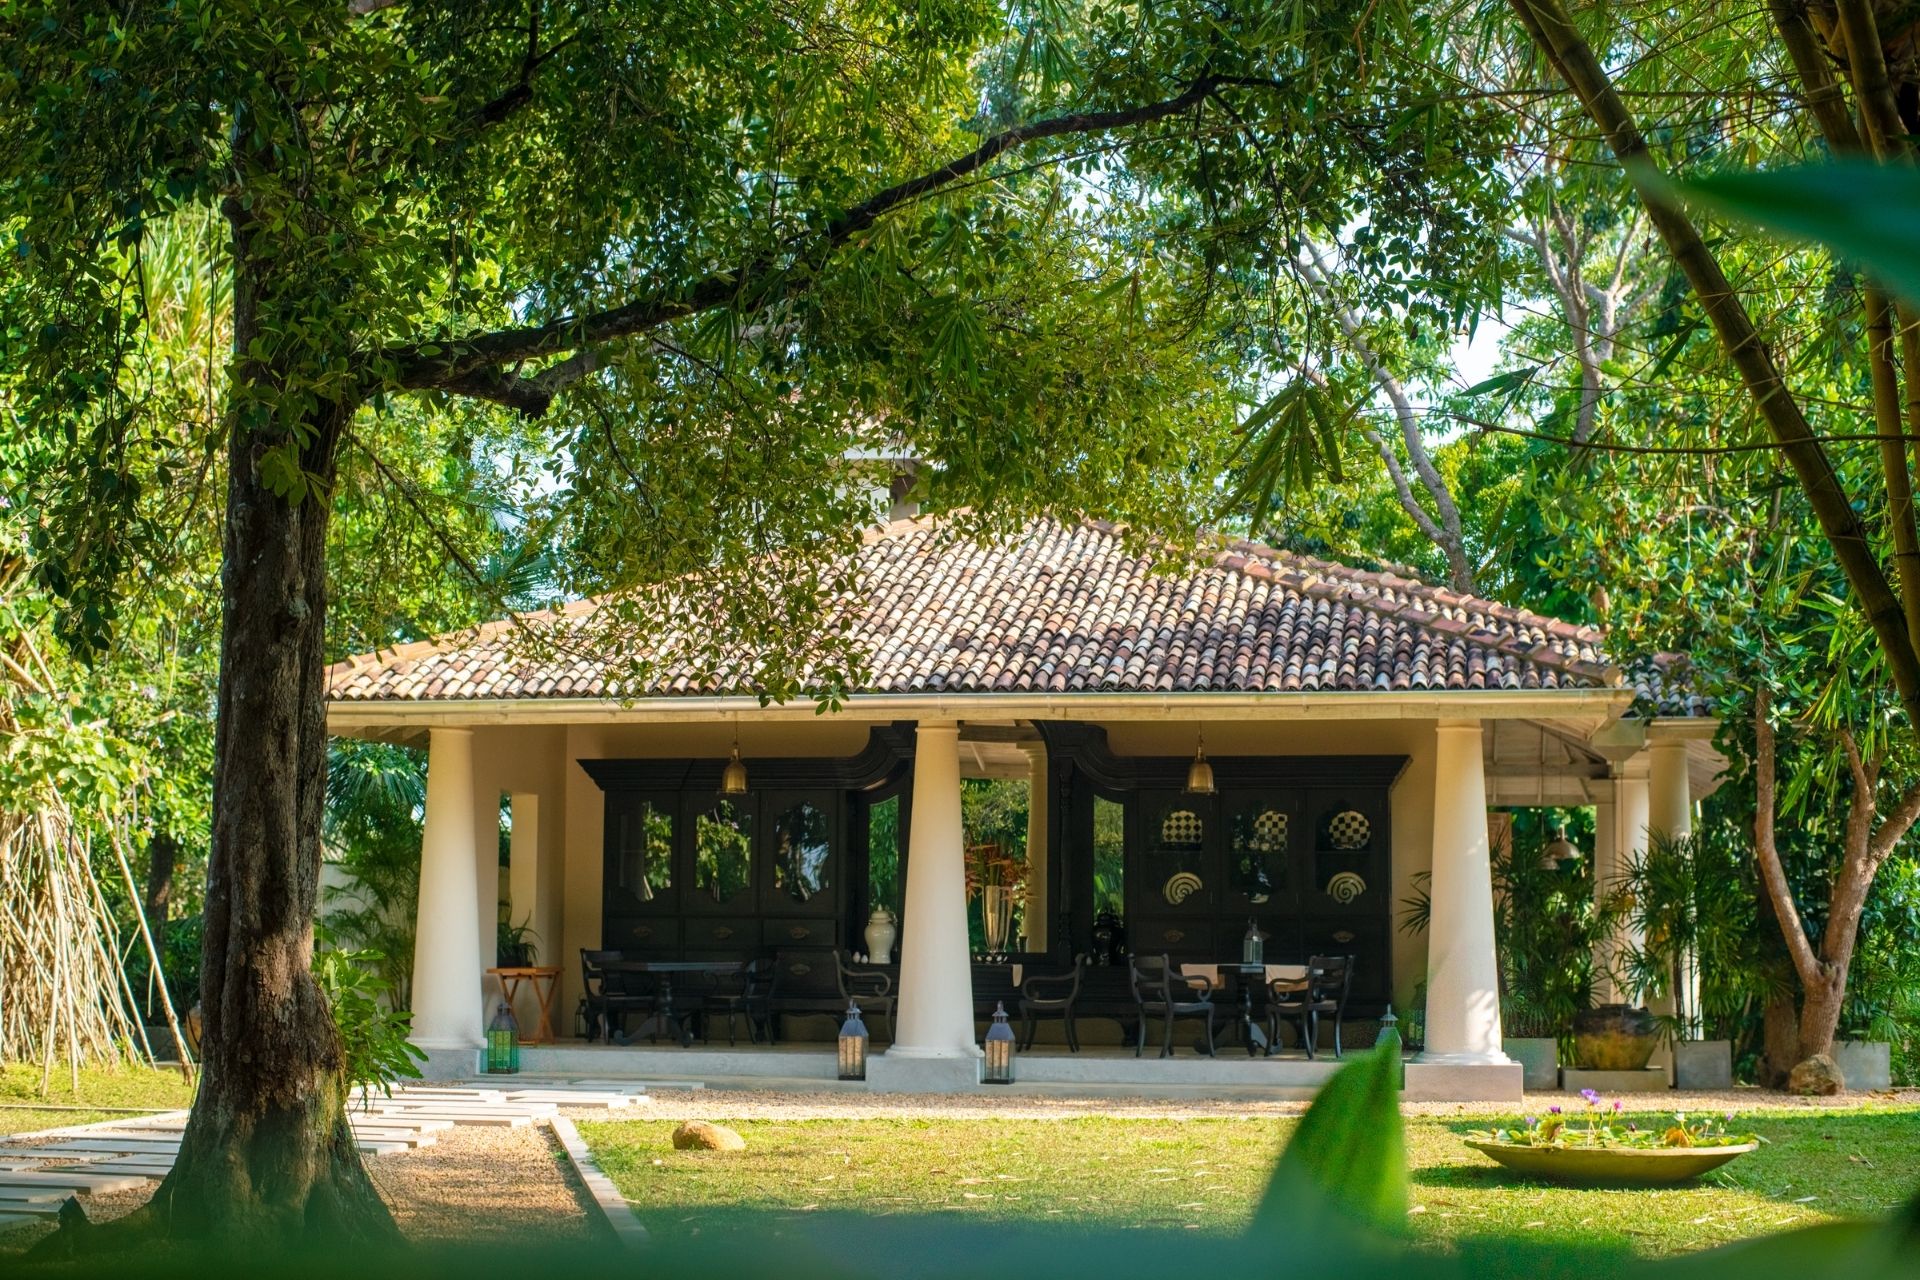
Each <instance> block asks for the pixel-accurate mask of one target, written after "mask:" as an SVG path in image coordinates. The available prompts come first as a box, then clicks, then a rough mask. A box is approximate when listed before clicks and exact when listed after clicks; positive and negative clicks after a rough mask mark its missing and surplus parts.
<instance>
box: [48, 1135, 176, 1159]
mask: <svg viewBox="0 0 1920 1280" xmlns="http://www.w3.org/2000/svg"><path fill="white" fill-rule="evenodd" d="M46 1149H47V1150H48V1151H58V1152H61V1153H62V1154H65V1153H69V1152H73V1153H79V1152H100V1151H105V1152H111V1153H113V1154H116V1155H119V1154H132V1153H134V1152H153V1153H171V1152H176V1151H178V1150H180V1144H179V1143H178V1142H174V1141H170V1140H169V1139H166V1138H121V1139H119V1140H117V1141H116V1140H110V1139H106V1138H75V1139H74V1140H73V1141H71V1142H56V1143H54V1144H53V1145H52V1146H50V1147H48V1148H46Z"/></svg>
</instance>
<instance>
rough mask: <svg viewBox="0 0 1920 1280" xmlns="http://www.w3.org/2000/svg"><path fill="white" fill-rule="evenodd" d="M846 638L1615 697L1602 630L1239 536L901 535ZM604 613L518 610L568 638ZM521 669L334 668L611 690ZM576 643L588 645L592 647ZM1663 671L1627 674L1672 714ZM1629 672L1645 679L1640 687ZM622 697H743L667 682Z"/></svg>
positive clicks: (921, 672)
mask: <svg viewBox="0 0 1920 1280" xmlns="http://www.w3.org/2000/svg"><path fill="white" fill-rule="evenodd" d="M859 557H860V564H859V574H860V580H861V581H862V583H863V587H864V589H863V593H862V599H861V603H860V607H859V608H858V610H857V611H856V615H855V621H854V624H853V632H852V637H851V638H852V639H853V641H854V642H855V643H856V644H857V646H858V650H859V652H861V653H862V654H864V655H865V656H866V658H867V665H868V668H869V673H870V678H869V679H868V680H867V681H866V682H865V683H864V685H863V686H862V687H861V688H860V689H858V690H856V691H855V692H862V693H922V692H943V693H1001V692H1005V693H1087V692H1109V693H1111V692H1131V691H1138V692H1144V693H1167V692H1189V691H1220V692H1266V691H1281V692H1284V691H1329V690H1341V691H1359V690H1483V689H1528V690H1537V689H1596V688H1608V687H1615V686H1618V685H1620V684H1621V683H1623V681H1624V679H1625V678H1624V676H1623V674H1622V673H1621V672H1620V670H1619V669H1617V668H1615V667H1613V666H1611V665H1609V661H1608V658H1607V656H1606V653H1605V651H1604V648H1603V645H1604V641H1605V636H1604V635H1603V634H1602V633H1601V632H1600V631H1598V630H1596V629H1595V628H1592V627H1587V626H1580V625H1576V624H1574V623H1569V622H1562V621H1559V620H1557V619H1554V618H1548V617H1544V616H1542V615H1540V614H1536V613H1531V612H1528V611H1526V610H1523V609H1513V608H1509V607H1507V606H1505V605H1501V604H1496V603H1494V602H1492V601H1488V600H1480V599H1476V598H1473V597H1471V596H1463V595H1460V594H1458V593H1456V592H1452V591H1448V590H1446V589H1444V588H1441V587H1436V586H1432V585H1430V584H1427V583H1424V582H1420V581H1417V580H1415V579H1413V578H1411V577H1405V576H1402V575H1400V574H1396V573H1391V572H1366V571H1362V570H1358V569H1352V568H1348V567H1346V566H1344V565H1339V564H1334V563H1331V562H1329V561H1326V560H1319V559H1314V558H1311V557H1307V556H1298V555H1293V554H1291V553H1287V552H1281V551H1276V550H1274V549H1273V548H1271V547H1264V546H1259V545H1256V544H1252V543H1246V542H1223V543H1221V544H1220V545H1219V547H1218V549H1217V552H1216V553H1215V554H1214V555H1213V556H1212V557H1211V560H1210V561H1206V562H1202V563H1201V564H1200V565H1199V566H1198V567H1196V568H1193V569H1190V570H1184V571H1181V572H1177V573H1172V574H1168V573H1157V572H1155V571H1154V569H1153V565H1152V562H1151V560H1150V559H1149V558H1148V557H1145V556H1142V555H1139V554H1135V553H1133V552H1130V551H1129V550H1128V549H1127V548H1126V546H1125V545H1124V544H1123V540H1122V538H1121V537H1120V535H1119V533H1118V532H1117V531H1116V530H1114V529H1113V528H1112V527H1110V526H1103V525H1100V524H1095V523H1090V522H1089V523H1083V524H1077V525H1064V524H1060V523H1056V522H1052V521H1044V520H1042V521H1035V522H1034V523H1033V524H1031V525H1029V526H1028V527H1027V528H1026V529H1025V530H1024V531H1023V532H1022V533H1021V534H1020V535H1019V536H1016V537H1013V538H1010V539H1007V540H1004V541H999V542H994V543H990V544H987V545H982V544H980V543H978V542H975V541H971V540H968V539H964V538H960V537H957V536H955V535H953V534H951V533H950V532H947V531H944V530H942V529H940V528H938V527H936V526H934V525H932V524H930V523H928V522H924V521H901V522H899V523H897V524H893V525H890V526H888V527H887V528H886V529H884V530H881V531H879V532H878V533H876V534H875V535H874V536H873V537H871V538H869V539H868V540H867V542H866V545H865V546H864V548H863V549H862V550H861V551H860V553H859ZM594 607H595V606H594V603H593V602H591V601H589V602H584V603H582V604H577V605H574V606H571V607H570V608H568V609H567V610H565V611H564V612H563V613H560V614H537V615H524V616H523V617H522V618H521V619H520V620H519V622H520V623H521V624H523V625H527V626H531V627H534V628H544V627H560V628H568V627H576V626H580V625H582V623H583V622H584V621H585V620H586V619H588V618H590V617H591V615H592V613H593V611H594ZM538 647H539V648H540V649H541V650H542V651H543V652H545V653H547V654H548V655H552V654H554V653H559V654H560V655H562V656H558V657H554V656H546V657H542V658H539V659H533V658H529V657H527V656H525V650H526V648H527V646H525V645H524V644H522V643H519V638H518V637H517V636H516V634H515V628H514V626H512V625H511V624H508V623H493V624H490V625H488V626H486V627H482V628H478V629H476V630H474V631H469V632H464V633H460V634H456V635H453V636H449V637H444V638H442V639H440V640H437V641H430V642H425V643H421V644H414V645H405V646H402V647H400V648H399V649H395V650H386V651H382V652H380V653H377V654H372V655H367V656H364V657H359V658H354V659H351V660H349V661H347V662H342V663H339V664H337V665H336V666H334V667H333V668H332V669H331V670H330V671H329V673H328V695H329V697H330V698H331V699H332V700H334V701H338V702H377V701H396V700H402V701H414V700H452V699H480V698H583V697H586V698H590V697H606V696H611V695H610V693H609V690H608V687H607V681H606V675H605V672H604V671H603V670H602V668H601V666H600V664H599V663H598V662H596V661H594V660H593V659H591V658H589V657H576V656H570V655H568V653H567V648H568V646H566V645H564V644H561V645H554V646H546V645H542V646H538ZM583 648H584V647H583ZM1668 666H1669V664H1667V663H1666V662H1662V663H1661V664H1660V665H1659V667H1658V668H1656V669H1655V670H1653V671H1651V672H1648V673H1647V675H1646V676H1644V677H1639V678H1636V679H1635V680H1634V681H1633V682H1632V683H1634V684H1636V685H1638V686H1639V687H1640V690H1641V692H1642V693H1643V694H1645V693H1647V692H1649V687H1648V686H1649V681H1651V683H1653V684H1657V685H1659V686H1662V687H1663V689H1664V690H1665V693H1664V694H1663V696H1662V698H1661V701H1663V702H1665V703H1667V704H1668V705H1665V706H1663V707H1662V708H1661V710H1662V711H1663V712H1665V713H1666V714H1676V713H1677V714H1686V713H1688V712H1698V711H1701V710H1703V709H1704V708H1703V707H1702V706H1700V705H1698V700H1697V699H1686V698H1682V699H1681V700H1680V701H1679V703H1678V704H1676V702H1675V700H1674V698H1673V697H1672V690H1673V689H1674V688H1675V685H1674V682H1673V677H1672V672H1671V671H1670V670H1669V669H1668ZM1636 675H1637V676H1638V673H1636ZM621 692H624V694H625V696H628V697H636V698H638V697H672V696H678V695H690V694H701V695H714V694H728V693H745V692H751V690H749V689H745V688H730V687H725V682H718V683H716V682H714V681H711V680H706V679H701V678H698V677H696V676H695V675H693V674H692V673H690V672H681V671H674V670H671V669H668V670H663V671H661V672H660V673H659V675H658V678H657V680H656V682H655V683H654V685H653V686H652V687H649V688H642V689H632V690H625V691H621Z"/></svg>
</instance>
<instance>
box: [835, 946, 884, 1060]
mask: <svg viewBox="0 0 1920 1280" xmlns="http://www.w3.org/2000/svg"><path fill="white" fill-rule="evenodd" d="M833 965H834V969H835V971H836V976H837V978H838V980H839V983H840V999H841V1000H842V1001H843V1002H844V1003H843V1004H842V1006H841V1007H842V1008H843V1009H844V1008H845V1006H846V1004H852V1003H855V1002H858V1003H859V1005H860V1007H861V1009H862V1010H870V1009H878V1010H879V1011H880V1012H881V1013H882V1014H883V1015H885V1017H886V1019H887V1039H889V1040H891V1039H893V979H892V978H891V977H889V976H887V975H886V974H885V973H882V972H881V971H880V970H878V969H866V968H858V967H855V966H854V965H852V964H850V963H849V962H848V960H847V955H846V952H844V951H835V952H834V953H833Z"/></svg>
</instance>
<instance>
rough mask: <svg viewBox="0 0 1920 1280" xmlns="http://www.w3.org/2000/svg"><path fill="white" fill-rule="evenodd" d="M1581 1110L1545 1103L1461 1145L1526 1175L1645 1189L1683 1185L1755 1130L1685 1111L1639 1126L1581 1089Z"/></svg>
mask: <svg viewBox="0 0 1920 1280" xmlns="http://www.w3.org/2000/svg"><path fill="white" fill-rule="evenodd" d="M1580 1096H1581V1098H1582V1099H1583V1100H1584V1101H1585V1103H1586V1109H1585V1110H1584V1112H1580V1113H1576V1114H1574V1115H1567V1114H1565V1113H1564V1112H1563V1111H1562V1109H1561V1108H1560V1107H1557V1106H1555V1107H1549V1108H1547V1114H1546V1115H1544V1116H1522V1117H1521V1118H1520V1119H1519V1120H1518V1121H1517V1122H1514V1123H1511V1124H1506V1125H1501V1126H1498V1127H1496V1128H1493V1129H1480V1130H1475V1131H1474V1132H1473V1133H1472V1134H1471V1135H1470V1136H1469V1137H1468V1139H1467V1145H1468V1146H1470V1147H1472V1148H1473V1149H1474V1150H1476V1151H1479V1152H1481V1153H1483V1154H1485V1155H1487V1156H1489V1157H1491V1158H1492V1159H1493V1160H1494V1161H1495V1162H1496V1163H1498V1164H1501V1165H1503V1166H1505V1167H1506V1168H1508V1169H1511V1170H1513V1171H1514V1172H1516V1173H1523V1174H1526V1175H1528V1176H1530V1177H1536V1178H1545V1179H1546V1180H1548V1181H1550V1182H1564V1183H1572V1184H1575V1185H1595V1184H1598V1185H1612V1186H1635V1187H1651V1186H1664V1185H1669V1184H1671V1183H1675V1182H1685V1181H1687V1180H1688V1179H1691V1178H1697V1177H1699V1176H1700V1175H1701V1174H1703V1173H1706V1172H1707V1171H1708V1170H1710V1169H1717V1168H1719V1167H1720V1166H1721V1165H1723V1164H1726V1163H1727V1162H1728V1161H1729V1160H1733V1159H1737V1158H1738V1157H1740V1156H1743V1155H1745V1154H1746V1153H1747V1152H1749V1151H1752V1150H1754V1149H1755V1148H1756V1147H1758V1146H1759V1145H1760V1141H1761V1139H1760V1138H1759V1136H1758V1135H1757V1134H1751V1133H1739V1132H1735V1131H1733V1130H1732V1129H1730V1128H1729V1127H1728V1126H1729V1125H1730V1124H1731V1123H1732V1121H1733V1113H1732V1112H1728V1113H1726V1115H1725V1116H1724V1117H1692V1118H1689V1117H1688V1116H1687V1114H1686V1113H1685V1112H1679V1113H1676V1114H1675V1115H1674V1116H1673V1117H1672V1118H1671V1119H1665V1118H1663V1119H1661V1120H1659V1121H1657V1122H1655V1123H1653V1124H1649V1125H1646V1126H1645V1127H1642V1125H1641V1123H1640V1122H1639V1121H1638V1120H1636V1119H1633V1118H1631V1117H1629V1116H1627V1115H1625V1114H1624V1109H1623V1108H1622V1106H1621V1104H1620V1103H1619V1101H1617V1100H1616V1101H1615V1102H1613V1104H1612V1105H1611V1106H1602V1105H1601V1104H1600V1095H1599V1094H1597V1093H1595V1092H1594V1091H1593V1090H1592V1089H1583V1090H1581V1092H1580Z"/></svg>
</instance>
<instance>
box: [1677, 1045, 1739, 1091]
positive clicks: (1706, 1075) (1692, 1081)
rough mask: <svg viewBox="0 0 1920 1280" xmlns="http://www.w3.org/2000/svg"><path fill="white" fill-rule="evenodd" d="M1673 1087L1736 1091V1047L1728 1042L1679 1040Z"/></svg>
mask: <svg viewBox="0 0 1920 1280" xmlns="http://www.w3.org/2000/svg"><path fill="white" fill-rule="evenodd" d="M1673 1087H1674V1088H1676V1089H1703V1090H1705V1089H1731V1088H1733V1044H1732V1042H1731V1041H1728V1040H1677V1041H1675V1042H1674V1046H1673Z"/></svg>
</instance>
